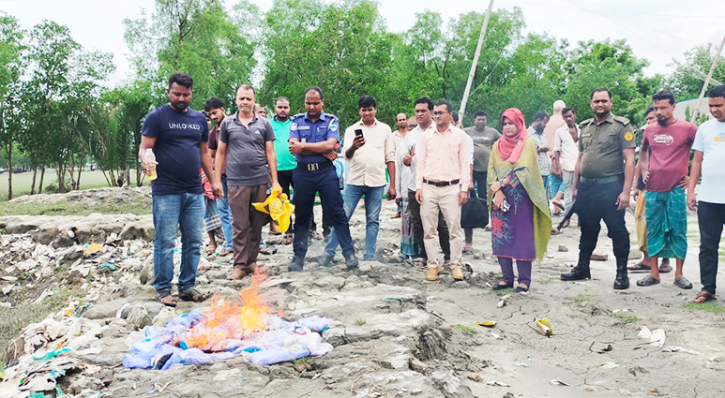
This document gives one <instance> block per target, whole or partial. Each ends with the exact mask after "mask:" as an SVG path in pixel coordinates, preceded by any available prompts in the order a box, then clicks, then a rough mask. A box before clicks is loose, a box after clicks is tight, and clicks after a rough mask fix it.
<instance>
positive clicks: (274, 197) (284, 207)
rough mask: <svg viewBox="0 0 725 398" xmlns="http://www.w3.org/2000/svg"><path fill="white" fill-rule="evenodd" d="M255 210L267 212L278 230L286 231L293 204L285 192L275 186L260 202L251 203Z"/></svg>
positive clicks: (293, 208)
mask: <svg viewBox="0 0 725 398" xmlns="http://www.w3.org/2000/svg"><path fill="white" fill-rule="evenodd" d="M252 205H253V206H254V208H255V209H257V211H259V212H262V213H265V214H269V216H270V217H271V218H272V222H273V223H274V225H275V226H276V227H277V229H278V230H279V231H280V232H287V230H288V229H289V226H290V222H291V219H292V213H294V211H295V206H294V205H293V204H292V203H290V201H289V199H288V198H287V194H284V193H282V191H281V190H280V189H279V188H275V189H273V190H272V192H271V193H270V194H269V196H267V199H265V201H264V202H262V203H252Z"/></svg>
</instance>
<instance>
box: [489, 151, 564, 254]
mask: <svg viewBox="0 0 725 398" xmlns="http://www.w3.org/2000/svg"><path fill="white" fill-rule="evenodd" d="M523 145H524V149H523V151H522V153H521V156H520V157H519V159H518V161H517V162H516V163H514V164H511V163H510V162H508V161H505V160H503V159H501V156H500V155H499V153H498V149H497V147H496V146H495V145H494V147H493V150H492V151H491V157H490V160H489V165H488V182H489V183H492V182H494V181H500V180H502V179H506V180H507V184H506V186H504V187H503V188H502V192H503V194H504V196H506V202H507V203H508V205H509V208H508V210H506V211H504V210H503V209H494V207H493V203H492V201H493V195H492V194H491V193H490V192H489V194H488V204H489V208H490V209H491V242H492V245H493V255H494V256H496V257H508V258H511V259H514V260H519V261H534V260H536V259H538V260H541V259H542V258H543V257H544V253H545V252H546V247H547V245H548V243H549V237H550V236H551V215H550V214H549V203H548V201H547V199H546V190H545V189H544V184H543V181H542V179H541V173H540V172H539V164H538V160H537V156H536V154H537V151H536V144H534V142H533V141H532V140H531V139H530V138H528V139H526V141H525V142H524V144H523Z"/></svg>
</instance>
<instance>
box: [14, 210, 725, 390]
mask: <svg viewBox="0 0 725 398" xmlns="http://www.w3.org/2000/svg"><path fill="white" fill-rule="evenodd" d="M394 210H395V209H394V206H393V205H392V204H391V203H386V204H384V207H383V211H382V213H381V222H380V234H379V238H378V251H379V257H380V259H381V260H383V262H361V265H360V268H359V269H358V270H357V271H355V272H349V271H347V270H346V269H345V268H344V264H343V262H342V261H341V256H340V254H339V253H338V255H337V260H338V262H337V264H335V265H334V266H333V267H331V268H321V267H318V266H317V264H316V263H314V258H315V256H317V255H319V254H321V253H322V243H321V242H315V243H313V245H312V246H311V248H310V252H309V254H308V262H307V264H306V268H305V271H304V272H302V273H288V272H287V271H286V264H287V262H288V261H289V259H290V258H291V250H292V248H291V246H282V245H281V244H280V240H281V238H280V237H276V236H269V235H265V241H267V243H269V244H272V245H273V246H274V247H275V248H277V249H278V252H277V253H276V254H274V255H272V256H268V257H263V258H261V264H262V265H263V267H264V268H265V269H266V270H267V272H268V274H269V276H270V278H269V280H268V281H266V282H265V283H264V284H263V285H262V289H261V291H262V295H263V296H264V297H265V299H266V302H267V303H268V304H269V305H270V306H272V307H273V308H275V309H281V310H283V311H284V313H285V316H286V317H288V318H291V319H294V318H298V317H302V316H307V315H321V316H326V317H329V318H330V319H332V324H331V327H330V329H329V330H328V331H326V332H325V333H324V334H323V337H324V338H325V339H326V340H327V341H328V342H330V343H332V344H333V345H334V347H335V349H334V351H333V352H331V353H329V354H327V355H326V356H324V357H322V358H309V359H308V360H304V361H296V362H295V363H294V364H292V363H285V364H279V365H274V366H269V367H261V366H256V365H251V364H249V363H247V362H245V360H244V359H243V358H241V357H239V358H236V359H233V360H229V361H224V362H217V363H213V364H208V365H191V366H177V367H174V368H172V369H171V370H168V371H149V370H124V369H122V367H119V366H118V364H119V363H120V362H121V360H122V357H123V355H124V354H125V353H127V352H128V347H127V345H126V343H125V341H126V339H127V337H128V336H129V335H130V334H131V333H132V332H133V331H134V330H136V328H137V326H139V324H138V322H137V323H134V322H132V321H131V320H130V319H118V318H116V313H117V311H118V310H119V309H121V308H122V307H123V306H124V305H126V307H127V308H129V307H133V306H136V307H138V306H143V307H144V308H145V310H146V311H147V312H148V313H149V318H148V321H147V322H142V323H141V324H144V323H146V324H147V323H149V322H151V323H153V324H156V325H163V323H164V322H166V321H167V320H169V319H171V318H172V317H173V316H175V315H176V314H179V313H183V312H186V311H188V310H190V309H192V308H195V306H193V305H191V304H188V303H180V305H179V307H177V308H176V309H174V310H171V309H168V308H163V309H162V308H159V307H157V306H156V305H154V304H155V303H153V301H154V291H153V288H152V287H151V286H149V285H148V284H142V283H141V282H140V279H145V280H147V279H148V267H149V258H150V256H146V257H143V258H140V260H139V261H137V262H136V263H134V265H132V266H129V267H127V268H125V269H124V270H123V271H124V272H126V273H127V274H128V273H131V274H132V276H133V277H128V278H121V282H122V286H120V283H121V282H119V281H113V280H111V279H109V280H108V281H106V280H104V279H97V281H96V282H95V283H91V284H90V287H89V293H90V294H91V295H92V296H93V298H94V299H95V301H94V305H93V307H91V309H89V311H88V312H87V313H86V314H85V316H87V317H89V318H93V319H97V320H99V321H101V322H103V323H104V324H107V325H108V326H109V327H108V329H107V330H106V331H105V332H104V334H103V337H102V338H101V342H102V344H103V352H102V353H101V354H98V355H91V356H87V357H84V358H83V360H84V361H85V362H87V363H95V364H99V365H101V366H102V367H103V369H104V371H103V372H101V374H100V376H98V378H99V379H100V380H98V381H96V383H97V384H96V385H97V389H98V390H99V391H102V392H103V393H105V394H106V396H112V397H132V396H159V397H204V398H212V397H243V396H274V397H285V398H298V397H340V396H353V397H360V398H362V397H408V396H419V397H448V398H450V397H473V396H476V397H504V396H506V397H655V396H662V397H722V396H725V386H723V384H722V374H723V373H722V372H723V371H724V370H725V344H724V343H725V332H723V326H725V317H724V316H723V313H717V314H716V313H711V312H705V311H700V310H693V309H686V308H683V303H684V302H685V301H684V299H685V298H689V297H691V296H692V295H693V294H694V291H683V290H680V289H678V288H676V287H675V286H673V284H672V279H673V276H672V273H670V274H664V275H663V276H662V281H663V282H662V283H661V284H660V285H657V286H654V287H650V288H639V287H637V286H636V285H635V282H636V280H637V279H639V278H640V277H641V276H643V275H642V274H630V279H631V283H632V287H631V288H630V289H629V290H627V291H623V292H615V291H614V290H612V282H613V280H614V273H615V272H614V268H615V266H614V261H613V259H610V260H608V261H603V262H595V261H593V262H592V276H593V278H594V279H593V280H591V281H584V282H575V283H564V282H561V281H559V274H560V273H561V272H565V271H567V270H568V268H569V267H570V266H572V265H574V262H575V261H576V257H577V245H578V237H579V232H578V230H577V229H576V228H568V229H565V232H564V234H562V235H559V236H552V239H551V241H550V243H549V253H548V256H547V257H546V258H545V259H544V261H543V262H542V263H541V264H535V265H534V271H533V278H532V279H533V282H532V286H531V292H530V293H529V294H528V295H519V294H515V293H513V292H512V291H511V292H502V293H494V292H493V291H492V290H491V287H490V285H491V284H493V283H496V281H497V278H498V277H499V275H500V271H499V267H498V264H497V263H496V262H495V259H492V258H491V256H490V238H489V233H488V232H486V231H484V230H476V231H475V236H474V249H475V252H474V255H469V256H464V261H465V262H468V263H469V264H470V268H469V269H468V272H467V274H466V281H464V282H455V283H454V281H453V279H452V278H451V277H450V275H449V273H448V272H447V270H446V271H442V272H441V278H440V280H439V281H437V282H432V283H431V282H425V281H423V279H424V269H422V268H414V267H411V266H409V265H407V264H405V263H401V262H398V261H397V260H395V259H396V258H397V249H398V245H399V222H400V220H392V219H390V216H391V215H392V213H393V212H394ZM317 211H319V209H317ZM116 218H118V217H116ZM146 218H148V216H146V217H140V219H141V220H137V219H134V220H133V222H134V223H135V224H136V225H144V222H145V221H144V220H145V219H146ZM318 218H319V214H318ZM627 218H628V222H629V229H630V231H633V230H634V228H633V225H632V222H633V221H632V217H631V214H628V216H627ZM691 218H692V216H691ZM29 220H30V219H28V218H26V219H24V220H23V222H25V223H29V222H30V223H32V220H30V221H29ZM99 220H100V219H99ZM46 221H47V220H46ZM3 222H5V224H6V227H7V225H8V223H7V220H5V221H3V220H2V219H0V224H2V223H3ZM13 222H15V223H16V224H17V223H18V222H17V220H16V221H13ZM62 222H63V221H58V223H61V224H62ZM64 222H65V223H66V224H68V222H69V221H68V220H67V219H66V220H65V221H64ZM98 222H102V221H98ZM115 222H116V223H117V224H119V222H118V220H117V219H116V220H115ZM120 224H121V228H122V227H123V225H122V224H123V223H122V222H121V223H120ZM10 225H11V226H12V222H11V223H10ZM572 225H575V222H572ZM351 227H352V232H353V238H354V239H355V243H356V245H357V246H358V248H360V247H361V246H362V244H363V241H364V234H365V225H364V208H363V207H362V206H361V207H359V208H358V209H357V211H356V213H355V215H354V217H353V221H352V224H351ZM689 228H690V230H691V233H690V234H689V236H690V242H689V243H690V247H689V252H688V260H687V261H686V263H685V276H686V277H688V278H689V279H690V280H692V281H693V282H694V281H699V267H698V264H697V253H698V251H699V248H698V247H699V241H697V224H696V222H693V221H692V220H691V222H690V223H689ZM141 229H142V228H141ZM45 230H47V227H46V228H45ZM8 232H9V231H8ZM24 232H28V233H30V234H31V235H32V234H33V233H34V232H33V231H32V230H26V231H24ZM265 233H266V228H265ZM93 235H94V234H93V233H91V236H93ZM137 235H138V237H143V236H144V232H143V231H139V232H137ZM9 236H10V235H5V239H6V240H8V239H9ZM46 239H47V238H46ZM632 239H634V235H633V234H632ZM559 246H564V247H566V249H568V251H559V250H558V249H559ZM597 252H599V253H609V254H610V258H611V257H612V255H611V244H610V241H609V239H607V238H606V228H603V231H602V234H601V236H600V240H599V246H598V248H597ZM210 260H211V262H212V269H210V270H208V271H204V272H200V276H199V288H200V290H202V291H211V292H215V293H219V294H225V295H229V296H234V295H236V294H237V292H238V291H239V290H240V289H241V288H243V287H245V286H248V285H249V283H250V281H249V280H248V279H247V280H244V281H241V282H230V281H226V280H225V279H224V277H225V276H226V273H227V271H228V269H229V268H228V267H229V263H228V260H229V259H223V258H212V259H210ZM630 263H634V260H631V261H630ZM139 275H141V277H139ZM76 277H77V276H76ZM98 281H106V282H108V283H97V282H98ZM59 283H77V281H75V282H74V281H71V279H70V278H67V277H66V278H64V279H62V280H59ZM699 286H700V285H699V283H696V284H695V289H697V288H698V287H699ZM119 287H120V289H119ZM504 295H510V298H509V299H508V300H507V304H506V305H505V306H503V307H501V308H499V307H498V306H497V303H499V301H500V300H501V297H502V296H504ZM625 309H626V310H627V311H623V310H625ZM126 312H128V311H126ZM542 317H547V318H548V319H549V321H550V322H551V326H552V329H553V332H554V333H553V335H552V336H551V337H548V338H547V337H545V336H543V335H541V334H539V333H538V332H537V331H536V330H535V326H534V321H535V319H536V318H542ZM486 320H492V321H496V326H495V327H493V328H484V327H481V326H477V325H475V324H474V323H473V322H477V321H486ZM645 325H646V326H647V327H648V328H650V329H652V330H654V329H664V330H665V332H666V335H667V338H666V342H665V344H664V347H663V348H658V347H653V346H650V345H648V344H647V343H648V341H647V340H642V339H640V338H638V336H637V335H638V333H639V332H640V329H641V328H642V327H643V326H645ZM672 347H675V348H680V350H679V351H678V352H668V351H677V350H668V348H672ZM682 349H686V350H691V351H692V353H688V352H685V351H682ZM77 377H78V376H77V375H69V376H67V377H65V379H66V380H64V381H63V382H61V384H62V385H64V386H65V387H68V385H69V384H72V383H73V382H76V383H78V381H77V380H74V378H77ZM556 379H558V380H560V381H562V382H564V383H566V384H568V386H567V385H560V384H559V385H556V384H552V382H551V381H552V380H556ZM493 381H497V382H500V383H501V384H504V385H508V387H501V386H495V385H489V384H487V382H493ZM152 382H156V383H157V385H161V386H164V385H167V383H168V385H167V386H166V388H165V389H164V391H163V392H162V393H158V392H156V393H153V394H147V392H148V391H149V389H150V388H151V385H152ZM88 383H91V382H90V381H89V382H88Z"/></svg>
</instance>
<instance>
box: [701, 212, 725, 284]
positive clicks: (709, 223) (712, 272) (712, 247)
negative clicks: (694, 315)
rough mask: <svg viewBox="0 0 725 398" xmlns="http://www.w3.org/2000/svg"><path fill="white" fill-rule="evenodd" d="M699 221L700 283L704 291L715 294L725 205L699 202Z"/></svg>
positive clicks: (724, 219) (724, 221)
mask: <svg viewBox="0 0 725 398" xmlns="http://www.w3.org/2000/svg"><path fill="white" fill-rule="evenodd" d="M697 220H698V224H699V225H700V282H701V283H702V290H704V291H706V292H708V293H711V294H715V290H716V288H717V284H716V279H717V265H718V264H717V263H718V247H719V246H720V237H721V236H722V230H723V224H725V204H720V203H708V202H699V203H698V204H697Z"/></svg>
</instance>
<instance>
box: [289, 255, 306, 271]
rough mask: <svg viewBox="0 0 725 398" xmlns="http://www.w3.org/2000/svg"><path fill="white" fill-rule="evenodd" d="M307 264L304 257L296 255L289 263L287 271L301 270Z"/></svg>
mask: <svg viewBox="0 0 725 398" xmlns="http://www.w3.org/2000/svg"><path fill="white" fill-rule="evenodd" d="M304 266H305V260H304V259H303V258H302V257H299V256H294V258H292V261H290V263H289V265H287V271H289V272H300V271H302V268H304Z"/></svg>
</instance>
